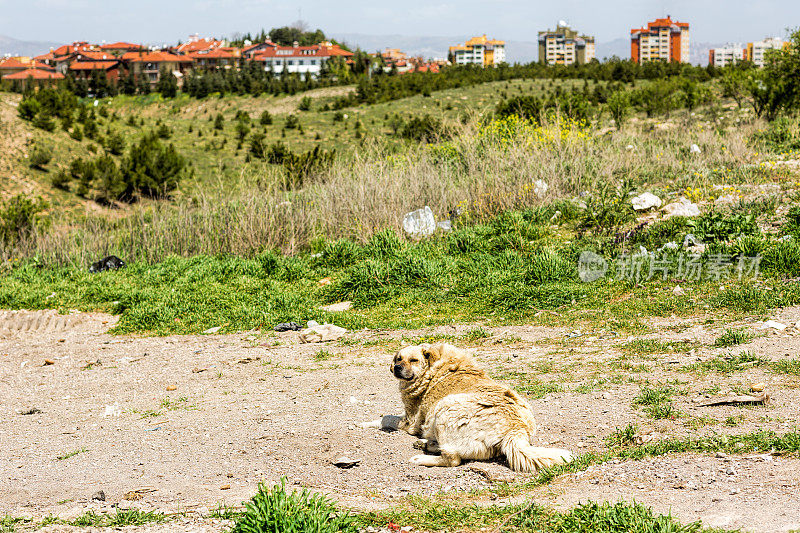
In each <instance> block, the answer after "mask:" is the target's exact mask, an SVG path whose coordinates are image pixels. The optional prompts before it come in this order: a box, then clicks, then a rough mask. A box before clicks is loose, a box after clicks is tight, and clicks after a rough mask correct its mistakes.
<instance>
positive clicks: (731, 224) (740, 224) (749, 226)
mask: <svg viewBox="0 0 800 533" xmlns="http://www.w3.org/2000/svg"><path fill="white" fill-rule="evenodd" d="M687 226H688V227H689V229H691V230H692V233H694V236H695V237H697V238H698V239H700V240H701V241H702V242H705V243H724V242H727V241H729V240H731V239H735V238H736V237H739V236H743V235H755V234H757V233H758V225H757V224H756V217H755V216H753V215H750V214H747V215H744V214H735V215H725V214H723V213H721V212H719V211H710V212H708V213H705V214H704V215H702V216H700V217H698V218H694V219H691V220H689V221H688V222H687Z"/></svg>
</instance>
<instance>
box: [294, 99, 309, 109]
mask: <svg viewBox="0 0 800 533" xmlns="http://www.w3.org/2000/svg"><path fill="white" fill-rule="evenodd" d="M297 109H298V110H299V111H309V110H310V109H311V97H310V96H304V97H303V98H301V99H300V104H299V105H298V106H297Z"/></svg>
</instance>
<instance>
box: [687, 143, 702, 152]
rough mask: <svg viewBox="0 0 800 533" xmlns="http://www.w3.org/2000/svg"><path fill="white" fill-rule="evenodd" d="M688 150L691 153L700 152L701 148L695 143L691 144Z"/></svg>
mask: <svg viewBox="0 0 800 533" xmlns="http://www.w3.org/2000/svg"><path fill="white" fill-rule="evenodd" d="M689 152H691V153H693V154H699V153H702V150H700V147H699V146H697V145H696V144H692V145H691V146H690V147H689Z"/></svg>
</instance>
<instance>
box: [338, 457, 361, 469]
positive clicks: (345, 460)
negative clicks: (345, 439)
mask: <svg viewBox="0 0 800 533" xmlns="http://www.w3.org/2000/svg"><path fill="white" fill-rule="evenodd" d="M360 462H361V459H351V458H350V457H348V456H346V455H342V456H341V457H338V458H336V459H334V460H333V461H331V464H332V465H333V466H336V467H338V468H352V467H354V466H356V465H357V464H358V463H360Z"/></svg>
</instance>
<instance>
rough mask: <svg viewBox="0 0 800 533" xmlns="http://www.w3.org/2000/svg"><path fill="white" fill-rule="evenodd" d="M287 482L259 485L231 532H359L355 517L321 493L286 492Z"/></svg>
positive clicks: (304, 490)
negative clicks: (341, 509)
mask: <svg viewBox="0 0 800 533" xmlns="http://www.w3.org/2000/svg"><path fill="white" fill-rule="evenodd" d="M285 485H286V479H285V478H282V479H281V483H280V485H275V486H274V487H272V488H267V487H265V486H264V485H263V484H260V485H259V486H258V492H257V493H256V494H255V495H254V496H253V497H252V498H251V499H250V501H249V502H247V503H246V504H245V510H244V512H243V513H242V514H241V515H240V516H238V517H237V518H236V523H235V524H234V525H233V529H231V532H232V533H312V532H314V533H356V532H357V531H358V528H357V526H356V521H355V518H354V517H352V516H351V515H350V514H349V513H347V512H342V511H339V510H338V509H337V507H336V504H335V503H334V502H333V501H332V500H330V499H328V498H327V497H325V496H324V495H322V494H314V493H310V492H308V490H306V489H303V490H302V491H301V492H297V491H292V492H291V493H287V492H286V487H285Z"/></svg>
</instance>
